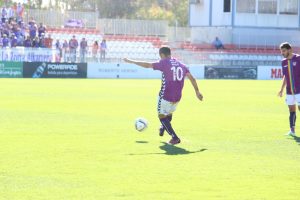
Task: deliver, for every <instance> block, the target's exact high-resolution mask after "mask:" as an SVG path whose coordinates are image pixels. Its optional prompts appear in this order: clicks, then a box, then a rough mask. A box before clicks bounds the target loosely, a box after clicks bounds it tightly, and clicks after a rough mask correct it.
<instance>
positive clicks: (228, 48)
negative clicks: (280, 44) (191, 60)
mask: <svg viewBox="0 0 300 200" xmlns="http://www.w3.org/2000/svg"><path fill="white" fill-rule="evenodd" d="M224 47H225V49H221V50H216V49H215V47H214V46H213V45H212V44H208V43H202V44H193V43H191V42H183V43H182V44H181V45H180V48H181V49H184V50H188V51H196V52H203V51H204V52H211V53H213V52H220V51H222V52H224V53H245V54H278V49H277V48H274V46H249V45H239V46H237V45H234V44H225V45H224Z"/></svg>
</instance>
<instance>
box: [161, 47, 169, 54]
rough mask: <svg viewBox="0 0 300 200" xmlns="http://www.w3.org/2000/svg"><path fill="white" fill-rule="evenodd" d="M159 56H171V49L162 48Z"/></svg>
mask: <svg viewBox="0 0 300 200" xmlns="http://www.w3.org/2000/svg"><path fill="white" fill-rule="evenodd" d="M159 54H164V55H165V56H170V55H171V49H170V48H169V47H161V48H160V49H159Z"/></svg>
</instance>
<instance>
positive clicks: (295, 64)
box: [278, 42, 300, 136]
mask: <svg viewBox="0 0 300 200" xmlns="http://www.w3.org/2000/svg"><path fill="white" fill-rule="evenodd" d="M280 51H281V54H282V56H283V57H284V59H283V60H282V72H283V82H282V86H281V89H280V91H279V94H278V95H279V96H280V97H282V95H283V91H284V89H286V104H287V105H288V108H289V111H290V117H289V121H290V131H289V132H288V133H287V135H288V136H296V133H295V124H296V104H297V105H298V109H299V110H300V56H299V55H298V54H294V53H293V49H292V47H291V45H290V44H289V43H287V42H285V43H282V44H281V45H280Z"/></svg>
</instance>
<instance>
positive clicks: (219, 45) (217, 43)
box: [213, 37, 225, 50]
mask: <svg viewBox="0 0 300 200" xmlns="http://www.w3.org/2000/svg"><path fill="white" fill-rule="evenodd" d="M213 45H214V47H215V48H216V49H217V50H219V49H225V48H224V46H223V43H222V41H221V40H220V39H219V38H218V37H216V39H215V41H213Z"/></svg>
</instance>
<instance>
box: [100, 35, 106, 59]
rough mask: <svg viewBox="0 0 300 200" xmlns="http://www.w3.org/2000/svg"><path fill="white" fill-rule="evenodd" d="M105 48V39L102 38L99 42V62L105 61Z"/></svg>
mask: <svg viewBox="0 0 300 200" xmlns="http://www.w3.org/2000/svg"><path fill="white" fill-rule="evenodd" d="M106 50H107V45H106V40H105V39H103V40H102V42H101V44H100V62H105V56H106Z"/></svg>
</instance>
